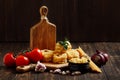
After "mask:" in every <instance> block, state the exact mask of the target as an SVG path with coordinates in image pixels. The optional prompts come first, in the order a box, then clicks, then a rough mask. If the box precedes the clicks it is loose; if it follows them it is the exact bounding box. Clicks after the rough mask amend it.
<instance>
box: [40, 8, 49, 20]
mask: <svg viewBox="0 0 120 80" xmlns="http://www.w3.org/2000/svg"><path fill="white" fill-rule="evenodd" d="M47 14H48V8H47V6H42V7H41V8H40V15H41V19H47Z"/></svg>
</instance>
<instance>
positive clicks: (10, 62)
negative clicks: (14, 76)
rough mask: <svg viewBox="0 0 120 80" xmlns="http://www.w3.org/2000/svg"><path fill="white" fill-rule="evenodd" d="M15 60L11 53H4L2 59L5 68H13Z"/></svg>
mask: <svg viewBox="0 0 120 80" xmlns="http://www.w3.org/2000/svg"><path fill="white" fill-rule="evenodd" d="M15 60H16V58H15V57H14V56H13V53H11V52H9V53H6V54H5V55H4V57H3V63H4V64H5V66H7V67H12V66H15Z"/></svg>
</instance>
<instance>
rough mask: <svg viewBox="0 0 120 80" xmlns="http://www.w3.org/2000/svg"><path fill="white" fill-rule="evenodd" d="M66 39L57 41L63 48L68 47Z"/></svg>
mask: <svg viewBox="0 0 120 80" xmlns="http://www.w3.org/2000/svg"><path fill="white" fill-rule="evenodd" d="M67 41H68V40H67V39H65V40H64V41H59V43H60V45H62V46H63V47H64V49H67V48H68V43H67Z"/></svg>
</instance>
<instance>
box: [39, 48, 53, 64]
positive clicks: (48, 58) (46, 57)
mask: <svg viewBox="0 0 120 80" xmlns="http://www.w3.org/2000/svg"><path fill="white" fill-rule="evenodd" d="M41 51H42V54H43V61H44V62H52V58H53V53H54V51H52V50H48V49H44V50H41Z"/></svg>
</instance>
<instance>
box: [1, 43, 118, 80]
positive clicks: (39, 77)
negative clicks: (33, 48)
mask: <svg viewBox="0 0 120 80" xmlns="http://www.w3.org/2000/svg"><path fill="white" fill-rule="evenodd" d="M72 45H73V48H76V47H78V46H81V48H82V49H83V50H84V51H85V52H86V53H87V54H88V55H89V56H92V55H93V54H94V53H95V51H96V49H98V50H102V51H105V52H107V53H108V54H109V61H108V62H107V63H106V65H104V66H103V67H101V70H102V73H100V74H98V73H91V72H90V73H85V74H81V75H77V76H71V75H60V74H52V73H49V72H45V73H35V72H34V71H30V72H25V73H17V72H16V71H15V69H14V68H13V69H9V68H6V67H5V66H4V65H3V62H2V59H3V56H4V55H5V53H7V52H9V51H13V52H15V54H18V52H20V51H21V50H24V49H26V48H29V43H0V80H48V79H49V80H119V79H120V78H119V76H120V64H119V63H120V43H118V42H116V43H115V42H108V43H106V42H95V43H72Z"/></svg>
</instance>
